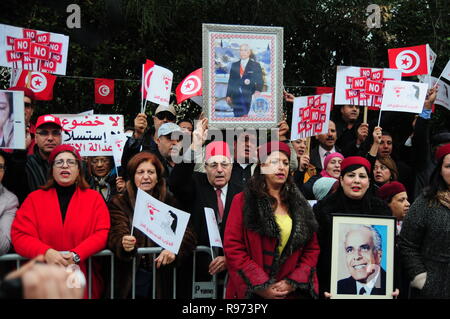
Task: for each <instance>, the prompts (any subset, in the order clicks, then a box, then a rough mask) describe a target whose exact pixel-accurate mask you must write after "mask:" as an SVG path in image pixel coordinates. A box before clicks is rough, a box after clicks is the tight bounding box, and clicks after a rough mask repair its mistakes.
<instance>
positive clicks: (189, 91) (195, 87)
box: [175, 68, 203, 104]
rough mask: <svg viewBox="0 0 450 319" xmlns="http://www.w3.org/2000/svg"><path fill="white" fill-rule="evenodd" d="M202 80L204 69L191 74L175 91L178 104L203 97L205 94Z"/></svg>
mask: <svg viewBox="0 0 450 319" xmlns="http://www.w3.org/2000/svg"><path fill="white" fill-rule="evenodd" d="M202 78H203V77H202V68H200V69H197V70H195V71H194V72H192V73H191V74H189V75H188V76H187V77H186V78H184V80H183V81H181V82H180V84H178V86H177V89H176V91H175V92H176V94H177V104H180V103H181V102H183V101H184V100H187V99H189V98H191V97H193V96H201V95H202V94H203V92H202Z"/></svg>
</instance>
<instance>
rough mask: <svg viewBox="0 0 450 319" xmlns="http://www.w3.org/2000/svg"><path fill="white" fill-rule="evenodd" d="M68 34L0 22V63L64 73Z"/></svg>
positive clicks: (7, 65) (1, 64)
mask: <svg viewBox="0 0 450 319" xmlns="http://www.w3.org/2000/svg"><path fill="white" fill-rule="evenodd" d="M68 50H69V37H68V36H66V35H63V34H59V33H51V32H44V31H39V30H31V29H24V28H19V27H14V26H10V25H6V24H0V66H4V67H8V68H13V69H24V70H29V71H38V72H50V73H55V74H61V75H65V74H66V66H67V52H68Z"/></svg>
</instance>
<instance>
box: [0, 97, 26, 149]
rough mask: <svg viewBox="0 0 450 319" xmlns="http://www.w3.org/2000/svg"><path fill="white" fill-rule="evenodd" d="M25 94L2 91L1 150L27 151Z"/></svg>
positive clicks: (0, 112) (0, 99)
mask: <svg viewBox="0 0 450 319" xmlns="http://www.w3.org/2000/svg"><path fill="white" fill-rule="evenodd" d="M23 98H24V94H23V92H22V91H7V90H0V149H2V148H6V149H22V150H23V149H25V115H24V101H23Z"/></svg>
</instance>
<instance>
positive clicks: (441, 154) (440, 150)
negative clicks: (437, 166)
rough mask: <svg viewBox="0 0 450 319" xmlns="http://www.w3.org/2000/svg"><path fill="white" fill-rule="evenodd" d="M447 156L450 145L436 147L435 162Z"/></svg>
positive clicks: (449, 151)
mask: <svg viewBox="0 0 450 319" xmlns="http://www.w3.org/2000/svg"><path fill="white" fill-rule="evenodd" d="M447 154H450V143H449V144H445V145H442V146H440V147H438V149H437V150H436V154H435V156H434V157H435V158H436V161H438V162H439V161H440V160H441V158H443V157H444V156H445V155H447Z"/></svg>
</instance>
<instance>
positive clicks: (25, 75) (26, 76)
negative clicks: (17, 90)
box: [14, 70, 56, 101]
mask: <svg viewBox="0 0 450 319" xmlns="http://www.w3.org/2000/svg"><path fill="white" fill-rule="evenodd" d="M55 82H56V76H54V75H52V74H50V73H44V72H37V71H26V70H21V71H20V72H19V76H18V80H17V82H16V84H15V85H14V86H18V87H27V88H30V89H31V90H32V91H33V92H34V96H35V99H36V100H40V101H50V100H53V86H54V85H55Z"/></svg>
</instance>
